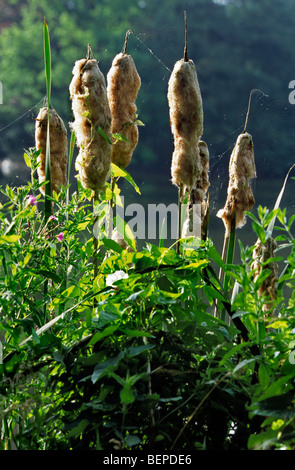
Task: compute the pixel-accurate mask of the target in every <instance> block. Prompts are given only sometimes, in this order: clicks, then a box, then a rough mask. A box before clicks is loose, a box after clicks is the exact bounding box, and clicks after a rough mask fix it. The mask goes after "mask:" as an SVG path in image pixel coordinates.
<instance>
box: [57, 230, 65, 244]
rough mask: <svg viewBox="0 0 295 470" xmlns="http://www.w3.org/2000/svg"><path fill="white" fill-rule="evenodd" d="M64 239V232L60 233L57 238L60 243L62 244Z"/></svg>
mask: <svg viewBox="0 0 295 470" xmlns="http://www.w3.org/2000/svg"><path fill="white" fill-rule="evenodd" d="M64 237H65V236H64V234H63V232H60V233H59V234H58V235H57V237H56V238H57V239H58V241H60V242H62V241H63V239H64Z"/></svg>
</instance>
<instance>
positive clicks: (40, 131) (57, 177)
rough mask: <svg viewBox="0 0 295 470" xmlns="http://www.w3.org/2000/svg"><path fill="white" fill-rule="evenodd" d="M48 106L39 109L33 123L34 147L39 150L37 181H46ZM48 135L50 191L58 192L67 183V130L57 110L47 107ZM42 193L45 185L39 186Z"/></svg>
mask: <svg viewBox="0 0 295 470" xmlns="http://www.w3.org/2000/svg"><path fill="white" fill-rule="evenodd" d="M47 124H48V108H47V107H43V108H41V109H40V111H39V113H38V116H37V118H36V124H35V147H36V150H41V149H42V151H41V153H40V155H39V157H38V160H37V161H38V162H39V166H38V168H37V172H38V177H39V182H40V183H42V182H44V181H46V178H45V162H46V140H47ZM49 136H50V168H51V192H52V191H56V192H57V193H59V191H60V188H61V186H64V187H65V186H66V184H67V163H68V148H67V147H68V145H67V130H66V128H65V125H64V123H63V121H62V119H61V118H60V117H59V115H58V114H57V112H56V111H55V110H54V109H52V108H50V109H49ZM40 191H41V193H42V194H45V185H43V186H41V187H40Z"/></svg>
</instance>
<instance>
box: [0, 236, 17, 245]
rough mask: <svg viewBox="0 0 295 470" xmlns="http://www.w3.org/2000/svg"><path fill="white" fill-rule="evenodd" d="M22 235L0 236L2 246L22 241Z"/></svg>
mask: <svg viewBox="0 0 295 470" xmlns="http://www.w3.org/2000/svg"><path fill="white" fill-rule="evenodd" d="M20 238H21V235H1V236H0V244H3V243H16V242H17V241H18V240H20Z"/></svg>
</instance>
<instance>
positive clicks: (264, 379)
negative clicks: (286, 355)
mask: <svg viewBox="0 0 295 470" xmlns="http://www.w3.org/2000/svg"><path fill="white" fill-rule="evenodd" d="M258 378H259V382H260V384H261V385H262V386H263V387H267V386H268V384H269V380H270V379H269V375H268V372H267V369H266V366H265V364H263V363H261V364H260V365H259V369H258Z"/></svg>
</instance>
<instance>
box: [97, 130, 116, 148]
mask: <svg viewBox="0 0 295 470" xmlns="http://www.w3.org/2000/svg"><path fill="white" fill-rule="evenodd" d="M96 129H97V132H98V133H99V135H101V137H103V138H104V139H105V140H106V141H107V142H108V143H109V144H110V145H113V144H112V141H111V139H110V138H109V136H108V135H107V134H106V133H105V131H104V130H103V129H102V128H101V127H100V126H98V127H97V128H96Z"/></svg>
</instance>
